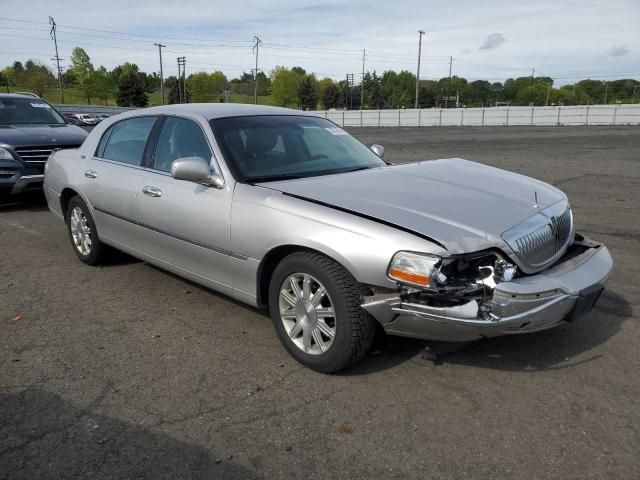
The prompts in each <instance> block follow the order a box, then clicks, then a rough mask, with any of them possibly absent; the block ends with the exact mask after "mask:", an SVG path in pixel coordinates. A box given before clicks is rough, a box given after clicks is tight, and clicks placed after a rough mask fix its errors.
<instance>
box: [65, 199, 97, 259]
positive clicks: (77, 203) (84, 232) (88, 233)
mask: <svg viewBox="0 0 640 480" xmlns="http://www.w3.org/2000/svg"><path fill="white" fill-rule="evenodd" d="M65 218H66V224H67V231H68V233H69V240H71V245H72V246H73V251H74V252H75V254H76V255H77V256H78V258H79V259H80V260H81V261H83V262H84V263H86V264H88V265H98V264H99V263H101V262H102V260H104V257H105V254H106V250H107V246H106V245H104V244H103V243H102V242H101V241H100V239H98V233H97V230H96V224H95V223H94V221H93V217H92V216H91V213H90V212H89V208H88V207H87V204H86V203H84V201H83V200H82V198H81V197H80V196H78V195H76V196H75V197H73V198H72V199H71V200H69V204H68V206H67V212H66V217H65Z"/></svg>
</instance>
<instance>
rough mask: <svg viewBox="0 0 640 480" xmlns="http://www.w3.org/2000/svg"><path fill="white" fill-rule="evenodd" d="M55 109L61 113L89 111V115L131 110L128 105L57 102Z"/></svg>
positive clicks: (114, 113)
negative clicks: (114, 105)
mask: <svg viewBox="0 0 640 480" xmlns="http://www.w3.org/2000/svg"><path fill="white" fill-rule="evenodd" d="M54 107H56V109H57V110H58V111H60V112H62V113H89V114H91V115H100V114H102V115H116V114H118V113H122V112H127V111H129V110H133V109H132V108H129V107H112V106H106V105H71V104H66V103H65V104H57V105H54Z"/></svg>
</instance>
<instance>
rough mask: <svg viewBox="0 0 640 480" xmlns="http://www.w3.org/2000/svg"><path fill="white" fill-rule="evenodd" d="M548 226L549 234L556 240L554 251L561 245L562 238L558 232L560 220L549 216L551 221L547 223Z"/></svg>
mask: <svg viewBox="0 0 640 480" xmlns="http://www.w3.org/2000/svg"><path fill="white" fill-rule="evenodd" d="M549 228H551V235H553V238H554V240H555V242H556V251H557V250H559V249H560V247H561V246H562V238H561V233H560V221H559V220H558V217H551V223H550V224H549Z"/></svg>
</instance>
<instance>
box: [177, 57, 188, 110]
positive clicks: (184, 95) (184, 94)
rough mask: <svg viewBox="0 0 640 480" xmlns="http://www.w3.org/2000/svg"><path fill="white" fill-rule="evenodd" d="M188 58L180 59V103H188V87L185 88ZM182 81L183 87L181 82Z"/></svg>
mask: <svg viewBox="0 0 640 480" xmlns="http://www.w3.org/2000/svg"><path fill="white" fill-rule="evenodd" d="M186 63H187V58H186V57H178V99H179V102H180V103H187V87H186V86H185V73H184V72H185V69H186ZM181 81H182V87H181V86H180V82H181Z"/></svg>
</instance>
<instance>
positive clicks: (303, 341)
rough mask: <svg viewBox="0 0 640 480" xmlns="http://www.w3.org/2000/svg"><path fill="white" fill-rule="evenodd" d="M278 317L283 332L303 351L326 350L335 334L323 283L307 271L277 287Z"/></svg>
mask: <svg viewBox="0 0 640 480" xmlns="http://www.w3.org/2000/svg"><path fill="white" fill-rule="evenodd" d="M279 308H280V319H281V320H282V324H283V325H284V329H285V332H286V333H287V334H288V335H289V338H291V340H292V341H293V343H294V344H295V345H296V346H297V347H298V348H299V349H300V350H302V351H303V352H305V353H308V354H311V355H320V354H322V353H325V352H326V351H327V350H329V349H330V348H331V346H332V345H333V340H334V338H335V336H336V319H335V312H334V309H333V303H332V302H331V298H330V297H329V294H328V293H327V290H326V289H325V288H324V286H323V285H322V284H321V283H320V282H319V281H318V280H316V279H315V278H314V277H312V276H311V275H309V274H306V273H294V274H293V275H289V277H287V278H286V279H285V281H284V282H283V283H282V286H281V287H280V298H279Z"/></svg>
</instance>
